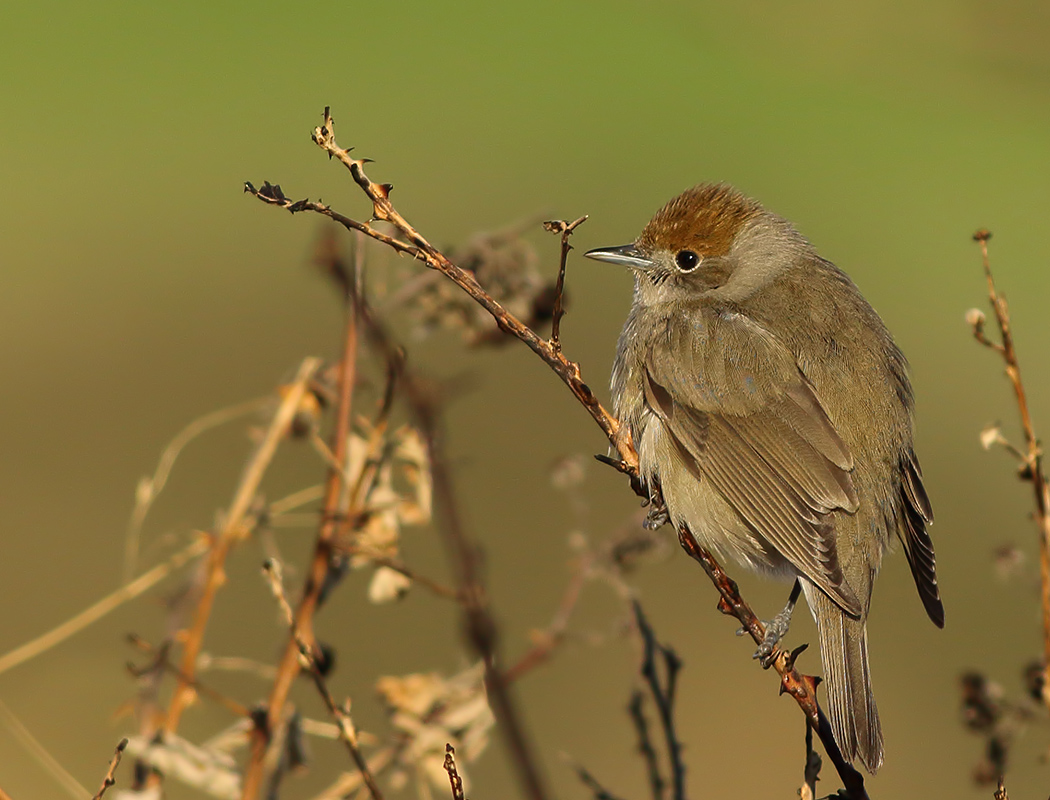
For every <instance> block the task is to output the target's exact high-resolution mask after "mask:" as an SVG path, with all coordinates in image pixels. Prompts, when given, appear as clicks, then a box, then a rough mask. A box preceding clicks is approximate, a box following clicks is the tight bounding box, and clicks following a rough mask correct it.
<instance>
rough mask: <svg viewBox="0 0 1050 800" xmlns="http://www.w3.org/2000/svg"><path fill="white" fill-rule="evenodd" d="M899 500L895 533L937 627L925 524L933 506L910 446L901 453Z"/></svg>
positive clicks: (937, 599) (933, 563)
mask: <svg viewBox="0 0 1050 800" xmlns="http://www.w3.org/2000/svg"><path fill="white" fill-rule="evenodd" d="M900 466H901V475H902V476H903V477H902V480H901V495H902V497H901V503H900V520H899V521H898V524H897V534H898V535H899V536H900V540H901V544H903V545H904V553H905V555H907V556H908V565H909V566H910V567H911V574H912V577H913V578H914V579H915V586H916V588H917V589H918V590H919V597H920V598H921V599H922V605H923V607H924V608H925V609H926V613H927V614H928V615H929V617H930V619H931V620H933V623H934V624H935V625H936V626H937V627H938V628H943V627H944V605H943V604H942V603H941V592H940V589H939V588H938V586H937V560H936V557H935V556H934V553H933V540H931V539H930V534H929V533H928V532H927V530H926V525H927V524H928V523H930V522H933V507H932V506H931V505H930V498H929V497H927V496H926V489H925V488H924V487H923V485H922V469H920V468H919V460H918V459H917V458H916V457H915V453H914V451H912V450H910V449H909V450H908V451H907V452H906V453H905V454H904V455H903V456H902V457H901V465H900Z"/></svg>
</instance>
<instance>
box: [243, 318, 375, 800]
mask: <svg viewBox="0 0 1050 800" xmlns="http://www.w3.org/2000/svg"><path fill="white" fill-rule="evenodd" d="M355 306H356V303H350V304H349V305H348V309H347V320H346V333H345V337H344V344H343V355H342V358H341V359H340V361H339V373H338V379H337V393H338V398H339V399H338V406H337V408H336V417H335V430H334V432H333V434H332V448H331V450H332V453H333V459H334V463H333V464H331V465H330V466H329V469H328V478H327V481H326V483H325V494H324V511H323V513H322V517H321V524H320V528H319V529H318V533H317V541H316V543H315V545H314V555H313V559H312V561H311V564H310V571H309V574H308V577H307V580H306V587H305V589H304V591H303V596H302V599H301V600H300V601H299V607H298V608H297V609H296V612H295V621H294V625H293V630H294V631H296V632H298V635H300V636H302V637H303V639H304V640H305V641H307V642H309V643H311V645H312V643H313V641H314V633H313V616H314V612H315V611H316V610H317V606H318V600H319V598H320V596H321V589H322V587H323V586H324V582H325V576H326V575H327V574H328V569H329V564H330V562H331V557H332V550H333V543H334V542H335V539H336V535H337V533H338V525H339V519H340V514H339V499H340V496H341V494H342V490H343V486H344V483H345V479H344V474H343V469H344V466H343V465H344V464H345V463H346V452H347V442H348V440H349V436H350V412H351V407H352V397H353V387H354V383H355V376H356V370H357V316H358V315H357V309H356V307H355ZM299 649H300V648H299V646H298V644H297V643H296V641H295V637H294V636H290V637H289V640H288V643H287V644H286V645H285V649H284V654H283V655H282V657H281V661H280V663H279V665H278V667H277V677H276V678H275V679H274V682H273V687H272V688H271V690H270V697H269V699H268V701H267V706H266V720H265V727H262V726H261V725H259V726H256V728H255V729H254V730H253V731H252V751H251V757H250V759H249V761H248V766H247V768H246V769H245V776H244V788H243V790H242V794H241V796H242V797H243V798H244V800H254V798H256V797H257V796H258V795H259V790H260V788H261V786H262V778H263V772H264V769H265V755H266V750H267V748H268V747H269V744H270V739H271V737H272V735H273V732H274V730H275V729H276V727H277V725H279V724H280V721H281V718H282V715H283V714H284V706H285V702H286V701H287V699H288V692H289V691H290V689H291V686H292V682H293V681H294V680H295V676H296V675H298V674H299Z"/></svg>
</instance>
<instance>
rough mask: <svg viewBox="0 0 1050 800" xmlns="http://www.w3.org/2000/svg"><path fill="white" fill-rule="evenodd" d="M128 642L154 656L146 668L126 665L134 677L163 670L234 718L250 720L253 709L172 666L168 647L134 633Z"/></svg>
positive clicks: (130, 635)
mask: <svg viewBox="0 0 1050 800" xmlns="http://www.w3.org/2000/svg"><path fill="white" fill-rule="evenodd" d="M128 642H129V643H130V644H131V646H132V647H134V648H136V649H137V650H140V651H141V652H143V653H147V654H149V655H151V656H153V663H150V664H147V665H146V666H145V667H137V666H135V665H134V664H131V663H128V664H127V665H126V666H127V670H128V672H129V673H130V674H131V676H132V677H134V678H141V677H142V676H144V675H148V674H151V673H153V672H154V671H156V670H157V669H162V670H164V671H165V672H169V673H171V674H172V675H174V676H175V677H177V678H179V679H180V680H183V681H185V682H186V685H187V686H190V687H192V688H193V690H194V691H195V692H196V693H197V694H199V695H201V696H203V697H207V698H208V699H209V700H211V701H212V702H214V703H216V704H217V705H220V706H222V707H223V708H225V709H226V710H227V711H229V712H230V713H231V714H233V715H234V716H237V717H242V718H244V719H248V717H249V715H250V714H251V709H249V708H248V707H247V706H245V705H243V704H242V703H238V702H237V701H236V700H233V699H232V698H229V697H227V696H226V695H224V694H222V692H218V691H216V690H215V689H212V688H211V687H210V686H207V685H205V684H203V683H201V680H200V678H198V677H196V676H190V675H185V674H183V672H182V671H181V670H180V669H179V668H178V667H177V666H176V665H175V664H172V663H171V661H169V660H168V652H167V648H166V647H159V648H158V647H154V646H153V645H152V644H150V643H149V642H147V641H146V640H145V639H143V638H142V637H141V636H137V635H136V634H134V633H132V634H129V635H128Z"/></svg>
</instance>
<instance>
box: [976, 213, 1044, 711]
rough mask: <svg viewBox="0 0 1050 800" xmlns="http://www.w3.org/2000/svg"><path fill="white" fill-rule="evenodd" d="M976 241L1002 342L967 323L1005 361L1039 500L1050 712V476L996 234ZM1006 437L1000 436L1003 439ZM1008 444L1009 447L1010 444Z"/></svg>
mask: <svg viewBox="0 0 1050 800" xmlns="http://www.w3.org/2000/svg"><path fill="white" fill-rule="evenodd" d="M973 238H974V240H975V241H976V242H977V243H978V244H979V245H980V247H981V260H982V264H983V266H984V276H985V279H986V281H987V283H988V302H989V303H990V304H991V306H992V311H993V313H994V314H995V321H996V325H997V327H998V328H999V336H1000V340H999V341H998V342H995V341H992V340H990V339H988V338H987V336H986V335H985V333H984V322H985V317H984V314H983V313H981V312H980V311H979V310H977V309H973V310H971V311H970V312H969V313H968V314H967V315H966V316H967V321H968V322H969V323H970V326H971V328H972V329H973V335H974V338H975V339H977V341H978V342H980V343H981V344H983V345H984V346H985V347H988V348H989V349H991V350H994V351H995V352H997V353H999V355H1000V356H1001V357H1002V359H1003V364H1004V366H1005V370H1006V377H1007V378H1009V379H1010V384H1011V385H1012V386H1013V389H1014V395H1015V396H1016V399H1017V410H1018V413H1019V414H1020V417H1021V430H1022V432H1023V434H1024V440H1025V447H1024V450H1023V451H1022V450H1020V449H1018V448H1012V447H1008V449H1010V450H1011V451H1012V452H1013V453H1015V455H1017V456H1018V457H1019V460H1020V462H1021V464H1020V470H1019V475H1020V477H1021V478H1022V479H1023V480H1029V481H1031V482H1032V492H1033V494H1034V497H1035V520H1036V524H1037V525H1038V526H1039V533H1040V536H1039V574H1040V579H1041V599H1042V612H1043V693H1042V695H1043V703H1044V704H1045V705H1046V706H1047V708H1050V485H1048V484H1047V480H1046V473H1045V472H1044V470H1043V451H1042V448H1041V447H1040V446H1039V439H1038V437H1037V436H1036V435H1035V427H1034V426H1033V424H1032V417H1031V414H1030V413H1029V410H1028V399H1027V396H1026V395H1025V389H1024V383H1023V382H1022V381H1021V367H1020V364H1019V363H1018V360H1017V351H1016V350H1015V349H1014V339H1013V332H1012V329H1011V327H1010V309H1009V307H1008V306H1007V303H1006V298H1005V297H1003V296H1002V295H1001V294H999V292H998V290H997V289H996V288H995V280H994V279H993V278H992V268H991V263H990V261H989V258H988V240H989V239H991V238H992V234H991V233H990V232H989V231H987V230H979V231H977V232H976V233H975V234H974V235H973ZM1001 438H1002V437H1001V436H1000V439H1001ZM1007 444H1008V443H1007Z"/></svg>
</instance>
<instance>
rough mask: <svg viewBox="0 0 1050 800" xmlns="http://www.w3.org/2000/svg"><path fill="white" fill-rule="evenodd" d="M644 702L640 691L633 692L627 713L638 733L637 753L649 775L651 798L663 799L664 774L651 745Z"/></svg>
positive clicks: (654, 749) (654, 799)
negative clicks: (661, 772)
mask: <svg viewBox="0 0 1050 800" xmlns="http://www.w3.org/2000/svg"><path fill="white" fill-rule="evenodd" d="M644 703H645V696H644V695H643V694H642V693H641V692H640V691H636V692H634V693H633V694H632V695H631V702H630V704H629V705H628V706H627V713H628V714H630V715H631V723H632V724H633V725H634V730H635V733H637V734H638V753H639V754H640V755H641V756H642V760H643V761H644V762H645V771H646V774H647V775H648V776H649V788H650V790H651V791H652V793H653V800H664V776H663V775H661V774H660V764H659V762H658V761H657V759H656V748H655V747H653V740H652V737H651V736H650V735H649V721H648V720H647V719H646V718H645V709H644V708H643V705H644Z"/></svg>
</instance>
